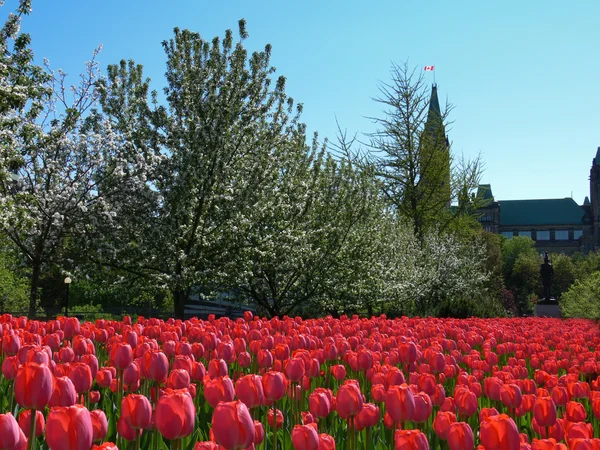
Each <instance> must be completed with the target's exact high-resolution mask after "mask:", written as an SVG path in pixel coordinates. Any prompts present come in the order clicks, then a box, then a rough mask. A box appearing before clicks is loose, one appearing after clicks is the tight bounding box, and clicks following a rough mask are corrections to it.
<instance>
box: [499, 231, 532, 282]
mask: <svg viewBox="0 0 600 450" xmlns="http://www.w3.org/2000/svg"><path fill="white" fill-rule="evenodd" d="M501 248H502V272H503V274H504V279H505V280H508V279H509V278H510V277H511V275H512V272H513V269H514V266H515V262H516V261H517V258H518V257H519V256H520V255H521V254H526V255H530V256H534V255H535V256H537V254H538V253H537V250H536V249H535V242H534V241H533V239H531V238H530V237H527V236H515V237H513V238H511V239H507V238H505V237H502V243H501Z"/></svg>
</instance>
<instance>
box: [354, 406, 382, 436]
mask: <svg viewBox="0 0 600 450" xmlns="http://www.w3.org/2000/svg"><path fill="white" fill-rule="evenodd" d="M380 419H381V414H380V413H379V407H378V406H376V405H374V404H373V403H365V404H363V407H362V409H361V410H360V412H359V413H358V414H357V415H356V417H355V418H354V426H355V427H356V429H357V430H362V429H363V428H370V427H374V426H375V425H377V424H378V423H379V420H380Z"/></svg>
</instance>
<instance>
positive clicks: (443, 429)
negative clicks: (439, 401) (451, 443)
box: [433, 411, 456, 440]
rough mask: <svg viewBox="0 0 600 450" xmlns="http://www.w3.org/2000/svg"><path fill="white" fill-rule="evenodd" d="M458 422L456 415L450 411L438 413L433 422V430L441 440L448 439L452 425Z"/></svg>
mask: <svg viewBox="0 0 600 450" xmlns="http://www.w3.org/2000/svg"><path fill="white" fill-rule="evenodd" d="M454 422H456V415H455V414H454V413H453V412H450V411H438V413H437V415H436V416H435V420H434V421H433V430H434V431H435V434H437V435H438V436H439V438H440V439H443V440H446V439H448V433H449V431H450V425H452V424H453V423H454Z"/></svg>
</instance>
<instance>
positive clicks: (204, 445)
mask: <svg viewBox="0 0 600 450" xmlns="http://www.w3.org/2000/svg"><path fill="white" fill-rule="evenodd" d="M222 448H223V447H221V446H220V445H219V444H217V443H216V442H213V441H203V442H196V444H195V445H194V450H221V449H222ZM92 450H93V449H92Z"/></svg>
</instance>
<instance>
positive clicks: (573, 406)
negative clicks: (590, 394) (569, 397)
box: [540, 401, 587, 425]
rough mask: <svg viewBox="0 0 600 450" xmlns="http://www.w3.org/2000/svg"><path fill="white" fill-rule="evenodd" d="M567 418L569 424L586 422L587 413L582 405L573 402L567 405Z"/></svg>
mask: <svg viewBox="0 0 600 450" xmlns="http://www.w3.org/2000/svg"><path fill="white" fill-rule="evenodd" d="M565 416H566V418H567V420H568V421H569V422H585V419H586V417H587V412H586V411H585V408H584V407H583V405H582V404H581V403H579V402H575V401H571V402H568V403H567V409H566V410H565ZM540 425H541V424H540Z"/></svg>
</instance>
